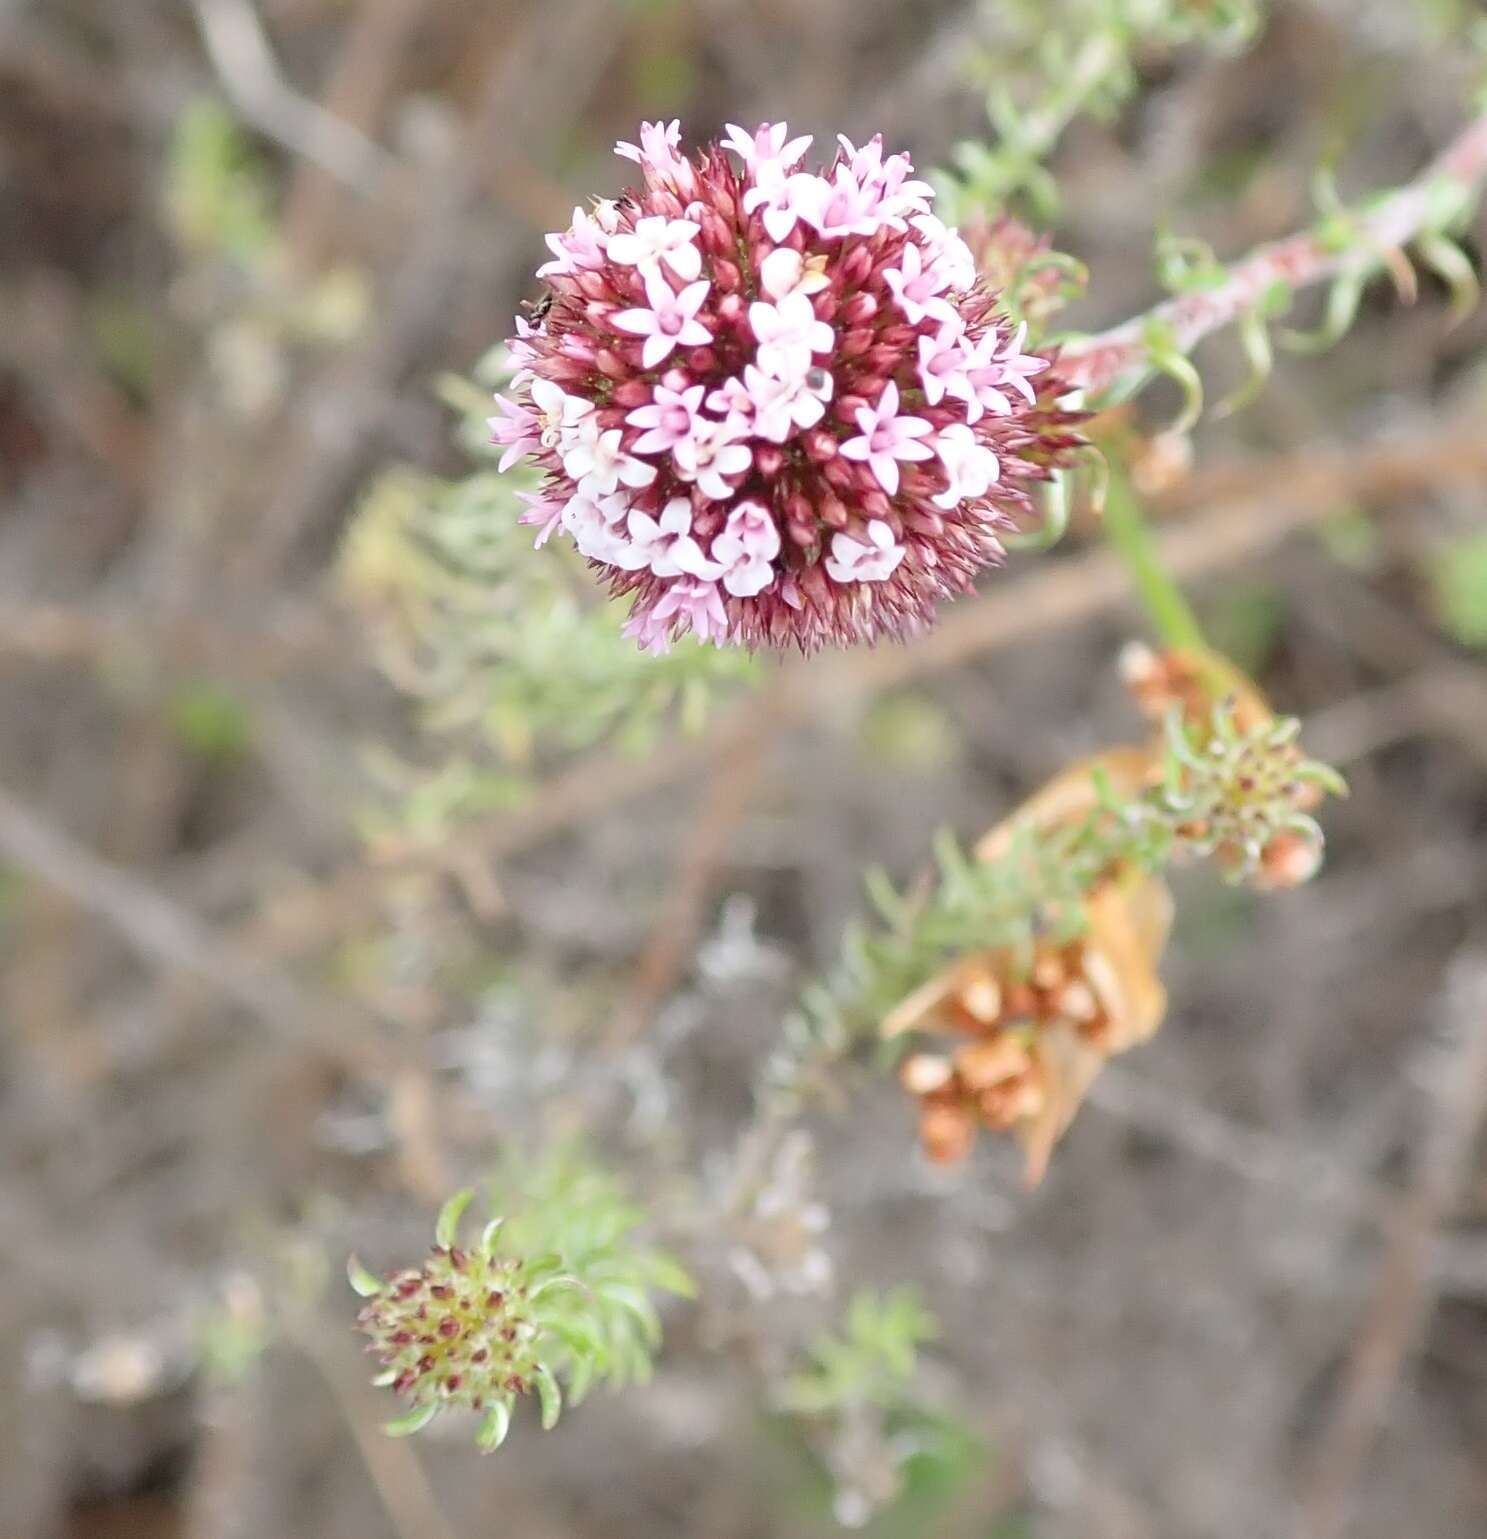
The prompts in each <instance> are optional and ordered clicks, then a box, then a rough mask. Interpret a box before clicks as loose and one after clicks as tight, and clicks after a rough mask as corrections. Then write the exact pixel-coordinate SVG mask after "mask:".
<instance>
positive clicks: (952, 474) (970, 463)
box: [930, 422, 1002, 510]
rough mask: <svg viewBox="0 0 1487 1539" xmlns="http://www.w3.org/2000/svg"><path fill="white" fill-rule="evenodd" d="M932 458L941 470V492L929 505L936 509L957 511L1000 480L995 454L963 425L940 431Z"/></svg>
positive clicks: (983, 494)
mask: <svg viewBox="0 0 1487 1539" xmlns="http://www.w3.org/2000/svg"><path fill="white" fill-rule="evenodd" d="M934 449H935V455H936V457H937V458H938V459H939V461H940V464H941V465H943V466H944V467H945V480H946V486H945V490H944V491H943V492H941V493H940V494H939V495H938V496H937V497H932V498H931V499H930V501H931V502H933V503H934V505H935V506H936V507H937V508H945V509H946V510H949V509H950V508H954V507H957V506H958V505H959V504H960V503H962V502H965V501H967V500H968V499H969V498H972V497H984V496H985V495H986V494H987V492H988V491H990V489H991V488H992V487H993V486H994V485H995V484H996V483H997V482H998V481H999V480H1000V479H1001V475H1002V466H1001V462H1000V461H999V460H998V459H997V457H996V452H995V451H994V450H993V449H990V448H988V447H987V446H986V445H985V444H983V443H982V442H981V441H980V440H979V439H978V438H977V437H976V435H975V434H974V433H973V432H972V431H971V429H970V428H968V427H967V426H966V425H965V423H963V422H955V423H952V424H951V425H950V426H949V427H947V428H942V429H941V430H940V432H939V434H938V435H937V436H936V438H935V441H934Z"/></svg>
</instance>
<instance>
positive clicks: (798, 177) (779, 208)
mask: <svg viewBox="0 0 1487 1539" xmlns="http://www.w3.org/2000/svg"><path fill="white" fill-rule="evenodd" d="M829 194H830V188H829V187H828V186H827V184H826V183H825V182H823V181H822V180H821V178H820V177H819V176H812V175H811V174H810V173H809V172H808V171H797V172H795V173H794V174H793V175H787V174H786V173H785V172H784V171H783V170H782V169H781V168H780V167H779V166H778V165H775V164H773V163H772V162H766V164H765V165H763V166H762V167H761V168H760V170H759V174H758V179H757V181H756V182H755V185H754V186H752V187H751V188H749V190H748V191H747V192H746V193H745V194H744V197H743V208H744V213H746V214H752V213H754V212H756V211H760V212H759V217H760V219H762V220H763V222H764V228H765V231H766V232H767V233H768V235H769V238H770V239H771V240H772V241H775V242H779V241H782V240H787V239H788V238H789V235H790V232H791V230H793V229H794V228H795V226H796V224H797V223H798V222H799V220H801V219H802V218H804V217H806V210H807V209H810V208H816V207H819V206H820V204H821V203H822V201H823V200H824V198H825V197H827V196H829Z"/></svg>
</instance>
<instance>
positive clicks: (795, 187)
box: [491, 123, 1081, 650]
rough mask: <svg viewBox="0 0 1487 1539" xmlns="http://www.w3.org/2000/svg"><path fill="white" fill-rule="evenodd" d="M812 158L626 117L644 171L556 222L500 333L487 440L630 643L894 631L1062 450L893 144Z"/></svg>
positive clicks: (929, 611)
mask: <svg viewBox="0 0 1487 1539" xmlns="http://www.w3.org/2000/svg"><path fill="white" fill-rule="evenodd" d="M808 148H809V141H808V140H807V139H804V138H792V137H791V136H790V133H789V130H788V129H787V128H786V127H785V125H784V124H782V123H776V124H768V123H767V124H764V125H762V126H761V127H759V128H758V129H757V130H754V131H752V132H750V131H748V130H745V129H742V128H739V127H737V126H730V127H729V129H728V133H727V138H726V139H725V140H724V142H723V143H722V144H714V145H710V146H707V147H705V148H704V149H702V151H701V152H700V153H698V154H697V155H695V156H692V157H690V158H689V157H688V156H687V155H686V154H685V153H684V151H683V149H682V145H681V136H680V129H679V126H678V125H677V124H675V123H649V124H645V125H643V127H642V128H641V131H640V136H639V143H638V144H625V145H621V146H619V151H620V153H621V155H623V156H624V157H626V158H627V159H628V160H630V161H632V162H634V163H635V164H636V165H638V166H639V168H640V175H641V179H642V180H641V185H640V186H639V187H632V188H631V189H629V190H628V191H626V192H624V193H623V194H622V195H621V196H619V197H617V198H615V199H613V200H604V201H600V202H598V203H596V204H595V205H594V208H593V211H592V212H591V213H588V214H581V213H575V215H574V219H573V224H572V226H571V227H570V228H569V230H567V231H566V232H564V233H563V234H562V235H559V236H554V237H552V238H551V240H550V241H549V246H550V248H551V251H552V257H553V260H552V261H550V262H548V263H546V264H545V265H544V269H543V276H544V280H545V282H546V285H547V289H548V295H549V297H550V300H551V303H550V305H548V307H547V308H546V312H545V314H544V316H543V318H542V321H541V323H540V324H533V323H530V322H525V321H523V322H519V323H518V326H517V333H518V334H517V337H516V338H515V339H514V340H513V342H512V343H511V354H512V359H513V362H514V363H515V364H516V366H517V368H518V373H517V377H516V379H515V380H513V382H512V385H511V387H510V389H509V391H508V392H507V399H505V400H498V402H497V408H498V411H499V412H500V416H499V417H497V418H494V419H493V420H492V428H491V430H492V436H493V439H494V441H495V442H496V443H497V444H498V445H499V446H500V447H501V449H502V451H503V452H502V464H503V465H509V464H511V463H512V462H513V461H514V460H515V459H516V458H518V457H520V456H521V455H526V456H528V457H529V458H530V459H531V460H532V461H533V462H534V463H535V465H536V467H537V469H538V470H539V471H540V472H541V473H542V474H543V476H544V477H545V479H544V480H543V482H542V485H541V490H540V492H539V493H538V494H537V496H536V497H535V498H533V499H532V505H531V507H530V509H529V510H528V511H527V512H526V513H524V514H523V522H525V523H528V524H530V525H532V526H534V527H535V528H536V529H537V530H538V538H539V539H545V538H547V537H548V536H549V535H550V534H552V533H553V532H554V531H560V532H562V533H563V534H565V535H566V536H567V537H569V538H571V539H572V540H573V541H574V543H575V544H576V545H577V546H578V548H579V550H580V551H581V552H582V553H583V554H584V555H585V556H587V557H588V559H589V561H590V562H591V563H592V565H593V567H594V569H595V571H596V573H597V574H598V575H599V576H600V577H601V578H602V579H603V580H604V581H605V582H606V583H607V584H608V586H609V588H610V590H611V592H613V593H614V594H615V595H616V596H629V597H630V598H631V599H632V600H633V604H632V609H631V615H630V619H629V621H628V623H627V625H626V627H625V629H626V634H627V635H630V636H632V637H634V638H635V639H636V640H637V641H638V642H639V643H640V644H641V645H642V646H643V647H646V648H649V649H651V650H662V649H664V648H665V647H666V646H667V645H668V644H669V643H670V642H671V641H673V640H675V639H677V638H678V637H681V636H683V635H687V634H691V635H692V636H694V637H695V638H697V639H699V640H701V641H705V642H710V643H715V644H720V645H721V644H723V643H735V644H740V645H744V646H748V647H764V646H785V645H793V646H797V647H799V648H801V649H802V650H811V649H814V648H816V647H820V646H825V645H829V644H837V645H847V644H851V643H853V642H857V641H868V640H872V639H874V638H876V637H879V636H884V635H888V636H907V635H911V634H913V633H915V632H916V631H918V630H921V629H923V628H924V627H925V626H926V625H928V624H929V622H930V621H931V619H932V618H933V615H934V610H935V606H936V605H937V603H938V602H939V601H940V600H941V599H943V598H945V597H947V596H949V595H951V594H954V593H957V592H963V591H965V590H966V589H968V588H969V587H970V586H971V584H972V582H973V580H974V578H975V576H976V574H977V573H978V572H979V571H980V570H981V569H982V568H983V567H986V566H988V565H992V564H995V563H996V562H998V561H999V560H1000V559H1001V556H1002V541H1001V536H1002V535H1003V534H1004V533H1005V532H1006V530H1007V529H1008V528H1009V527H1011V526H1012V525H1013V522H1014V520H1015V518H1016V517H1017V515H1019V514H1020V513H1022V512H1024V511H1025V510H1026V509H1027V508H1028V506H1029V499H1030V494H1031V492H1032V490H1033V489H1034V488H1035V486H1036V485H1037V483H1038V482H1040V481H1043V480H1046V479H1047V477H1048V476H1049V475H1050V474H1051V472H1052V470H1053V469H1054V468H1055V467H1057V466H1058V465H1060V464H1062V463H1064V462H1065V460H1066V459H1067V457H1068V455H1069V454H1070V453H1071V452H1072V451H1073V450H1074V449H1075V448H1077V447H1078V445H1079V443H1080V442H1081V440H1080V439H1079V437H1078V435H1077V433H1075V432H1074V431H1072V423H1073V421H1074V419H1073V417H1072V416H1070V415H1069V414H1066V413H1062V412H1060V410H1059V409H1058V407H1057V405H1056V397H1057V394H1058V386H1057V385H1056V384H1053V383H1050V382H1049V381H1048V379H1046V378H1044V379H1039V378H1037V376H1038V375H1040V374H1045V373H1046V372H1047V371H1048V360H1047V359H1045V358H1043V357H1040V356H1039V355H1038V354H1036V353H1028V352H1025V351H1024V348H1025V343H1026V339H1025V336H1024V334H1022V333H1020V332H1019V333H1013V334H1009V332H1008V329H1007V328H1006V327H1005V325H1003V324H1002V323H1000V322H999V320H998V312H997V296H996V294H995V293H994V292H993V291H992V290H991V289H989V288H988V287H987V286H986V284H985V283H984V281H983V280H982V279H980V278H978V277H977V275H976V272H975V268H974V262H973V260H972V258H971V255H970V252H969V250H968V248H967V247H966V245H965V243H964V242H963V241H961V240H960V238H959V237H958V236H957V235H956V234H955V232H954V231H953V230H949V229H947V228H946V227H945V225H943V224H942V223H941V222H940V221H939V220H938V219H936V218H935V217H934V215H933V214H932V213H931V212H930V208H931V201H932V197H933V194H932V192H931V190H930V188H929V187H928V186H926V185H925V184H924V183H923V182H920V181H917V180H916V179H915V178H914V174H913V166H912V164H911V163H910V161H909V159H908V157H907V156H904V155H893V154H885V152H884V148H883V145H882V142H881V140H880V139H877V138H873V139H870V140H869V141H868V142H867V143H866V144H864V145H862V146H861V147H860V148H859V147H858V146H856V145H853V144H851V143H849V142H845V141H844V142H842V144H841V146H840V148H839V149H838V150H837V151H836V152H835V154H834V156H833V158H832V159H830V161H829V162H828V163H827V164H826V165H824V166H822V167H819V168H811V167H809V166H807V165H806V163H805V162H804V158H803V157H804V156H805V154H806V152H807V150H808Z"/></svg>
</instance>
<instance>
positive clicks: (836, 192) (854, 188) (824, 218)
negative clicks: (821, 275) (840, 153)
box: [801, 166, 885, 240]
mask: <svg viewBox="0 0 1487 1539" xmlns="http://www.w3.org/2000/svg"><path fill="white" fill-rule="evenodd" d="M812 180H813V181H814V182H815V183H816V185H815V186H814V187H810V188H806V189H803V195H804V198H805V206H804V207H803V209H802V210H801V213H802V216H803V217H804V218H805V220H806V221H807V222H808V223H809V224H812V225H814V226H815V228H816V230H817V232H818V233H819V234H820V235H821V236H823V237H824V238H825V239H826V240H840V239H842V237H843V236H847V235H876V234H877V233H878V231H879V229H880V228H881V227H882V226H883V224H884V222H885V220H884V216H883V215H882V214H881V213H880V212H879V204H880V203H881V201H882V200H881V198H880V197H879V195H878V191H877V189H876V188H874V187H862V186H860V185H859V184H858V181H857V178H856V177H854V176H853V175H852V173H851V172H850V171H849V170H848V169H847V167H846V166H838V167H837V168H836V176H835V178H834V179H833V180H832V181H830V182H827V181H824V180H822V178H820V177H814V178H813V179H812Z"/></svg>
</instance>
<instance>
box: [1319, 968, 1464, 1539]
mask: <svg viewBox="0 0 1487 1539" xmlns="http://www.w3.org/2000/svg"><path fill="white" fill-rule="evenodd" d="M1442 1014H1443V1017H1444V1019H1443V1021H1442V1025H1443V1027H1444V1031H1445V1035H1446V1036H1447V1037H1448V1038H1449V1040H1450V1044H1451V1045H1450V1049H1449V1052H1446V1051H1442V1053H1441V1055H1440V1061H1439V1062H1438V1063H1437V1064H1436V1065H1435V1073H1434V1075H1433V1084H1432V1086H1431V1090H1432V1096H1431V1105H1430V1107H1429V1119H1430V1120H1429V1122H1428V1124H1427V1126H1426V1128H1425V1131H1424V1135H1423V1138H1422V1140H1421V1144H1420V1148H1419V1152H1418V1154H1417V1157H1416V1160H1415V1168H1414V1171H1413V1174H1412V1177H1411V1182H1410V1189H1409V1192H1408V1193H1407V1195H1406V1197H1405V1199H1404V1201H1403V1203H1402V1204H1401V1205H1400V1208H1399V1211H1398V1213H1397V1215H1396V1218H1395V1222H1394V1224H1393V1226H1392V1228H1393V1234H1392V1237H1391V1239H1390V1241H1389V1246H1388V1250H1387V1252H1386V1254H1385V1256H1384V1260H1383V1264H1382V1265H1381V1266H1380V1268H1379V1278H1378V1289H1377V1292H1376V1293H1375V1295H1374V1300H1373V1304H1372V1306H1371V1307H1370V1309H1369V1311H1368V1314H1367V1316H1366V1318H1365V1319H1364V1322H1363V1325H1362V1328H1361V1330H1360V1332H1359V1334H1358V1337H1357V1339H1356V1341H1355V1342H1354V1344H1353V1350H1352V1352H1351V1354H1350V1355H1349V1357H1348V1362H1347V1367H1346V1369H1345V1371H1344V1375H1343V1383H1342V1388H1341V1391H1340V1393H1339V1396H1338V1399H1337V1404H1336V1408H1335V1410H1334V1412H1333V1416H1332V1420H1331V1422H1330V1423H1329V1424H1328V1426H1327V1427H1326V1429H1325V1431H1324V1432H1323V1434H1322V1437H1321V1440H1320V1442H1319V1444H1318V1448H1317V1453H1316V1457H1315V1459H1314V1461H1313V1463H1312V1468H1311V1474H1310V1477H1309V1479H1308V1481H1307V1484H1306V1489H1305V1494H1304V1497H1303V1502H1302V1512H1301V1520H1300V1523H1299V1525H1298V1528H1297V1534H1298V1536H1299V1539H1333V1536H1334V1535H1337V1534H1339V1533H1341V1532H1342V1529H1343V1525H1344V1524H1345V1523H1346V1521H1347V1517H1348V1512H1349V1508H1350V1506H1351V1503H1352V1498H1353V1493H1354V1492H1355V1490H1356V1489H1357V1487H1358V1485H1359V1482H1360V1480H1361V1479H1362V1477H1363V1474H1364V1466H1365V1464H1366V1462H1367V1459H1368V1455H1369V1450H1370V1449H1371V1448H1372V1446H1373V1443H1374V1440H1375V1438H1376V1437H1377V1436H1378V1433H1379V1431H1380V1429H1381V1427H1382V1425H1383V1422H1384V1418H1385V1414H1386V1412H1387V1410H1388V1403H1389V1399H1390V1396H1391V1395H1392V1393H1393V1391H1394V1386H1395V1385H1396V1383H1397V1382H1398V1380H1399V1377H1400V1375H1401V1373H1402V1372H1403V1371H1404V1369H1405V1366H1406V1364H1407V1362H1408V1360H1409V1357H1410V1355H1411V1353H1412V1351H1413V1350H1414V1349H1415V1347H1416V1345H1417V1343H1418V1341H1419V1338H1420V1335H1421V1333H1422V1331H1423V1329H1424V1327H1425V1325H1426V1322H1427V1321H1428V1319H1429V1317H1430V1314H1431V1312H1432V1310H1433V1309H1434V1307H1435V1300H1436V1292H1437V1287H1438V1284H1437V1282H1436V1280H1435V1278H1434V1275H1433V1267H1432V1250H1433V1246H1434V1241H1435V1237H1436V1234H1437V1232H1438V1231H1439V1229H1440V1227H1441V1224H1442V1223H1443V1222H1444V1221H1445V1219H1446V1218H1447V1216H1448V1215H1449V1213H1450V1209H1451V1206H1452V1204H1453V1203H1454V1202H1455V1200H1456V1197H1457V1194H1458V1192H1459V1191H1460V1189H1461V1187H1462V1185H1463V1183H1464V1182H1465V1181H1466V1179H1467V1177H1468V1175H1469V1166H1470V1161H1471V1154H1472V1149H1473V1145H1474V1143H1475V1140H1476V1136H1477V1132H1478V1130H1479V1128H1480V1127H1481V1124H1482V1121H1483V1118H1484V1116H1487V960H1484V959H1483V958H1482V957H1480V956H1478V957H1469V958H1462V959H1460V960H1459V961H1458V962H1457V964H1456V966H1455V968H1454V969H1453V975H1452V977H1451V979H1450V981H1449V984H1448V987H1447V989H1446V993H1445V998H1444V1001H1443V1006H1442Z"/></svg>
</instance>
